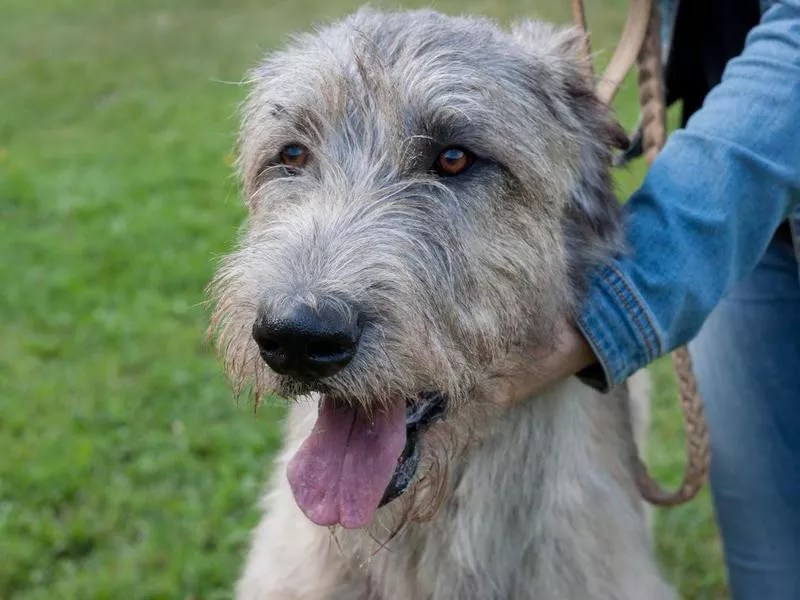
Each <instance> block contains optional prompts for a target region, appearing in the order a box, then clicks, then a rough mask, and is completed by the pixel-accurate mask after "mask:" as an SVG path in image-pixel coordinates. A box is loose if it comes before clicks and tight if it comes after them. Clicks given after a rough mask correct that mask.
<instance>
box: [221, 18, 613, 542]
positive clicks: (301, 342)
mask: <svg viewBox="0 0 800 600" xmlns="http://www.w3.org/2000/svg"><path fill="white" fill-rule="evenodd" d="M581 42H582V40H581V38H580V37H579V36H578V35H577V34H576V33H575V32H574V31H568V30H558V29H554V28H552V27H550V26H548V25H544V24H538V23H525V24H522V25H520V26H518V27H516V28H515V29H514V30H513V31H512V32H511V33H505V32H503V31H501V30H500V29H499V28H497V27H495V26H494V25H493V24H491V23H490V22H488V21H485V20H480V19H467V18H449V17H445V16H442V15H439V14H436V13H432V12H412V13H395V14H384V13H377V12H372V11H361V12H359V13H357V14H356V15H354V16H353V17H351V18H349V19H347V20H345V21H343V22H340V23H338V24H335V25H333V26H331V27H329V28H326V29H324V30H322V31H320V32H318V33H317V34H314V35H306V36H302V37H299V38H297V39H296V40H295V42H294V43H293V44H292V45H291V46H290V47H289V48H288V49H287V50H285V51H283V52H280V53H276V54H274V55H272V56H271V57H269V58H268V60H266V62H264V63H263V64H262V65H260V66H259V67H258V68H257V69H256V70H255V71H254V72H253V73H252V83H253V87H252V92H251V94H250V97H249V99H248V102H247V104H246V108H245V112H244V118H243V125H242V130H241V144H240V170H241V175H242V180H243V186H244V190H245V193H246V197H247V204H248V208H249V217H248V220H247V227H246V231H245V233H244V235H243V237H242V239H241V245H240V249H239V250H238V251H236V252H235V253H233V254H232V255H230V256H229V257H227V259H226V260H225V262H224V264H223V266H222V267H221V269H220V271H219V273H218V274H217V276H216V278H215V281H214V283H213V285H212V295H213V296H214V298H215V299H216V300H217V307H216V311H215V315H214V329H215V331H217V332H218V333H219V343H220V347H221V349H222V350H223V352H224V354H225V359H226V365H227V368H228V370H229V372H230V374H231V375H232V376H233V377H234V379H235V380H236V381H238V382H240V383H241V382H247V381H249V382H252V383H253V384H254V387H255V388H256V393H257V394H263V393H267V392H276V393H277V394H279V395H282V396H285V397H289V396H301V395H305V394H308V393H311V392H319V393H321V394H322V400H321V401H320V417H319V421H318V423H317V427H316V428H315V430H314V433H312V435H311V437H310V438H309V440H308V442H307V444H306V445H305V446H304V447H303V448H302V449H301V451H300V452H298V455H297V458H296V459H295V461H294V462H293V463H292V466H291V467H290V473H289V476H290V480H291V483H292V487H293V489H294V492H295V497H296V498H297V500H298V503H299V504H300V506H301V508H303V510H304V511H305V512H306V514H307V515H308V516H309V518H311V519H312V520H314V521H315V522H317V523H320V524H334V523H341V524H342V525H344V526H347V527H356V526H360V525H364V524H366V523H367V522H369V520H370V519H371V517H372V514H373V513H374V511H375V508H376V507H377V506H378V505H379V504H381V503H386V502H389V501H391V500H393V499H394V498H395V497H396V496H398V495H399V494H401V493H402V492H403V491H404V490H405V488H406V487H407V486H408V485H409V483H411V482H413V481H416V482H417V483H419V482H420V481H422V480H425V479H426V478H427V480H428V482H429V483H431V479H435V478H439V479H441V477H440V476H438V475H434V474H435V473H441V472H442V470H441V469H437V468H436V463H437V461H441V460H445V459H446V458H447V457H448V456H449V457H450V458H452V453H453V452H457V451H458V450H459V449H460V448H461V447H463V445H464V443H465V440H464V439H463V437H464V436H463V433H464V431H470V430H474V429H476V427H477V424H478V423H477V421H478V420H479V419H480V418H481V417H480V415H481V410H480V402H481V399H480V395H479V394H475V393H474V392H472V390H473V389H474V386H475V384H476V382H478V381H480V379H481V377H482V376H484V375H485V373H486V371H487V369H488V368H489V365H491V364H497V363H498V362H500V363H501V362H502V361H503V360H505V358H506V357H508V356H510V355H511V354H513V352H514V350H515V348H519V347H522V346H525V347H530V346H531V345H532V344H536V343H538V344H546V343H548V342H549V341H552V340H551V337H552V331H553V326H554V324H555V323H556V322H557V321H558V320H559V319H560V318H562V317H563V316H564V315H565V314H566V313H568V312H569V311H570V310H572V308H573V306H574V304H575V301H576V299H577V298H578V297H579V296H580V284H581V278H582V276H583V275H585V272H586V270H587V267H588V266H589V265H591V264H594V263H596V262H597V261H598V260H599V259H600V258H601V257H602V256H604V255H605V254H606V253H607V251H608V250H609V249H610V248H611V247H613V246H614V245H615V242H616V234H617V227H616V223H617V217H616V214H617V205H616V201H615V199H614V197H613V195H612V194H611V192H610V183H609V176H608V168H609V164H610V157H611V147H612V145H614V144H615V143H618V142H619V141H620V134H619V130H618V129H617V128H616V126H615V124H614V122H613V121H612V120H611V119H610V118H609V116H608V114H607V110H606V109H605V107H603V106H602V105H600V104H599V103H598V102H597V101H596V100H595V99H594V97H593V95H592V93H591V82H590V81H588V80H587V78H586V77H585V76H584V75H583V71H582V69H581V65H580V62H579V49H580V47H581V46H580V44H581ZM443 414H444V416H445V421H444V423H441V422H437V424H436V426H435V427H440V428H444V429H442V431H444V430H445V429H446V428H447V427H450V428H451V432H452V433H454V435H449V436H447V435H439V436H436V435H434V431H433V430H434V429H435V427H434V426H430V424H431V423H432V422H434V421H437V418H438V417H441V416H442V415H443ZM429 426H430V431H429V432H427V433H428V434H430V435H427V434H426V428H428V427H429ZM456 431H457V432H459V433H458V435H456V434H455V432H456ZM445 439H447V440H448V441H447V442H445V441H444V440H445ZM445 447H446V452H445ZM445 455H446V456H445ZM433 483H434V484H435V486H440V487H441V486H442V485H443V484H442V481H436V482H433Z"/></svg>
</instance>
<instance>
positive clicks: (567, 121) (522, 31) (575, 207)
mask: <svg viewBox="0 0 800 600" xmlns="http://www.w3.org/2000/svg"><path fill="white" fill-rule="evenodd" d="M511 34H512V36H513V38H514V39H515V40H516V41H517V43H520V44H521V45H522V46H523V47H524V49H525V51H526V53H527V54H528V57H529V58H528V59H529V60H531V61H534V62H535V63H537V64H539V65H544V66H545V69H546V71H547V73H548V75H549V76H550V77H551V78H552V79H553V80H554V81H555V83H556V86H554V87H555V89H557V90H558V92H556V94H557V96H558V98H557V100H558V105H559V106H560V107H562V109H563V110H564V111H565V114H564V116H562V118H561V120H562V123H563V124H564V126H565V127H567V128H568V130H569V131H570V133H571V134H572V135H573V136H574V137H575V139H577V140H578V142H579V144H580V157H579V161H578V172H577V173H576V175H575V181H574V183H573V187H572V191H571V193H570V197H569V200H568V202H567V206H566V210H565V212H564V235H565V238H566V239H565V241H566V247H567V255H568V262H569V269H570V276H571V279H572V282H573V286H574V287H575V288H577V289H578V290H580V289H581V288H583V287H584V285H585V282H586V281H585V280H586V276H587V274H588V273H589V272H590V270H591V268H592V267H593V266H596V265H597V264H598V263H600V262H602V261H603V260H604V259H605V258H606V257H608V256H610V255H611V254H613V253H614V252H615V251H617V250H618V249H619V247H620V244H621V238H622V235H621V226H620V224H621V216H620V206H619V202H618V201H617V199H616V196H615V195H614V188H613V180H612V177H611V167H612V158H613V150H614V148H626V147H627V143H628V137H627V135H626V133H625V130H624V129H623V128H622V126H621V125H620V124H619V122H618V121H617V119H616V118H615V117H614V115H613V112H612V110H611V108H610V107H608V106H606V105H605V104H604V103H603V102H601V101H600V100H599V98H597V96H596V95H595V93H594V83H595V82H594V78H593V77H592V76H591V74H590V73H591V71H590V70H589V69H588V68H587V67H588V65H587V64H586V61H587V60H589V59H588V58H586V56H585V50H584V48H585V47H586V46H585V44H586V36H585V34H584V33H583V32H582V31H581V30H580V29H579V28H577V27H557V26H554V25H551V24H549V23H541V22H534V21H523V22H519V23H516V24H515V25H513V27H512V29H511ZM532 66H533V65H532Z"/></svg>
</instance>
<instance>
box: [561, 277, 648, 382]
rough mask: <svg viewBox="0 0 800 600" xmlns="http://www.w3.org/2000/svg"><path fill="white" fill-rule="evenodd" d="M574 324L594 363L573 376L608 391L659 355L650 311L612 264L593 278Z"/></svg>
mask: <svg viewBox="0 0 800 600" xmlns="http://www.w3.org/2000/svg"><path fill="white" fill-rule="evenodd" d="M576 325H577V327H578V329H580V331H581V333H582V334H583V336H584V337H585V338H586V341H587V342H588V343H589V345H590V346H591V348H592V350H593V352H594V354H595V356H596V357H597V360H598V362H597V364H595V365H592V366H590V367H588V368H586V369H584V370H582V371H580V372H579V373H577V374H576V376H577V377H578V378H579V379H580V380H581V381H583V383H585V384H586V385H589V386H591V387H593V388H594V389H596V390H599V391H601V392H608V391H609V390H611V389H613V388H614V387H616V386H617V385H619V384H621V383H622V382H624V381H625V380H626V379H627V378H628V377H629V376H630V375H632V374H633V373H635V372H636V371H638V370H639V369H641V368H643V367H645V366H646V365H648V364H649V363H651V362H652V361H653V360H655V359H656V358H658V357H659V356H661V354H662V343H661V339H660V337H661V336H659V335H658V332H657V330H656V328H655V326H654V320H653V317H652V315H651V314H650V311H649V310H648V309H647V307H646V306H645V304H644V302H642V300H641V297H640V296H639V294H638V293H637V292H636V290H635V289H634V287H633V285H632V284H631V283H630V281H628V280H627V278H626V277H625V276H624V275H623V274H622V273H621V272H620V271H619V270H617V269H616V268H614V267H613V266H611V265H608V266H604V267H603V268H601V269H600V270H599V271H598V272H597V274H596V275H595V277H594V279H593V280H592V283H591V287H590V288H589V294H588V296H587V297H586V299H585V301H584V304H583V307H582V309H581V312H580V314H579V315H578V318H577V319H576Z"/></svg>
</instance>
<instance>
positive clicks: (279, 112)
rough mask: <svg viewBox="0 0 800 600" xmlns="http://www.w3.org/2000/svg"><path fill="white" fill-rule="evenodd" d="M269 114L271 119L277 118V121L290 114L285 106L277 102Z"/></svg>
mask: <svg viewBox="0 0 800 600" xmlns="http://www.w3.org/2000/svg"><path fill="white" fill-rule="evenodd" d="M269 114H270V116H271V117H275V118H276V119H281V118H283V117H284V116H286V115H287V114H288V111H287V110H286V107H285V106H284V105H283V104H278V103H277V102H276V103H274V104H273V105H272V107H271V108H270V110H269Z"/></svg>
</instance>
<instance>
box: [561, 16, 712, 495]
mask: <svg viewBox="0 0 800 600" xmlns="http://www.w3.org/2000/svg"><path fill="white" fill-rule="evenodd" d="M572 14H573V19H574V21H575V24H576V25H577V26H578V27H580V28H581V30H582V31H583V32H584V34H586V40H587V41H586V44H585V52H586V53H585V57H584V58H585V59H586V62H587V64H588V69H589V73H590V74H591V73H592V70H591V60H590V58H589V56H590V43H589V35H588V27H587V25H586V12H585V10H584V6H583V0H572ZM660 38H661V36H660V17H659V11H658V6H657V5H656V4H655V3H654V2H653V0H631V4H630V8H629V11H628V16H627V19H626V21H625V27H624V29H623V32H622V38H621V39H620V43H619V45H618V46H617V48H616V49H615V50H614V54H613V56H612V58H611V61H610V62H609V65H608V68H607V69H606V71H605V73H604V74H603V77H602V78H601V79H600V81H599V82H598V83H597V86H596V88H595V92H596V94H597V96H598V98H600V100H602V101H603V102H604V103H605V104H606V105H608V106H611V102H612V101H613V99H614V96H615V95H616V93H617V91H618V90H619V87H620V85H621V84H622V80H623V79H624V78H625V76H626V75H627V74H628V72H630V70H631V69H632V68H633V66H634V64H636V65H637V67H638V71H639V103H640V105H641V110H642V134H643V150H644V154H645V156H646V158H647V165H648V167H649V166H650V165H652V164H653V161H654V160H655V159H656V157H657V156H658V153H659V152H660V151H661V149H662V148H663V146H664V142H665V140H666V106H665V100H664V98H665V95H666V94H665V89H664V74H663V69H662V65H661V39H660ZM672 365H673V369H674V371H675V376H676V378H677V382H678V392H679V395H680V402H681V407H682V408H683V426H684V431H685V432H686V455H687V465H686V471H685V473H684V477H683V481H682V483H681V485H680V487H679V488H678V489H677V490H676V491H674V492H668V491H666V490H664V489H663V488H662V487H661V486H660V485H659V484H658V483H657V482H656V481H655V480H654V479H653V478H652V476H651V475H650V474H649V473H648V471H647V467H646V466H645V465H644V463H643V462H642V459H641V457H640V456H639V455H638V454H637V456H636V457H635V461H634V464H635V477H636V485H637V486H638V488H639V492H640V493H641V495H642V497H643V498H644V499H645V500H647V501H648V502H650V503H651V504H653V505H656V506H678V505H680V504H684V503H686V502H689V501H690V500H692V499H693V498H694V497H695V496H696V495H697V493H698V492H699V491H700V489H701V488H702V487H703V485H704V484H705V482H706V478H707V476H708V466H709V463H710V459H711V453H710V443H709V436H708V427H707V425H706V418H705V410H704V408H703V402H702V399H701V398H700V394H699V393H698V390H697V380H696V379H695V376H694V371H693V369H692V358H691V356H690V355H689V351H688V349H687V348H685V347H683V348H678V349H677V350H675V351H674V352H673V353H672Z"/></svg>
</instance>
